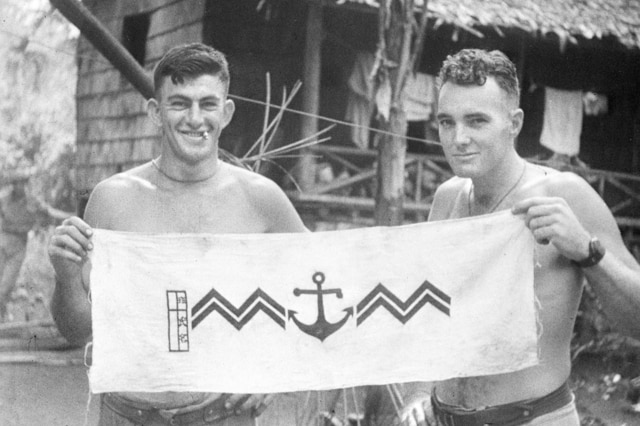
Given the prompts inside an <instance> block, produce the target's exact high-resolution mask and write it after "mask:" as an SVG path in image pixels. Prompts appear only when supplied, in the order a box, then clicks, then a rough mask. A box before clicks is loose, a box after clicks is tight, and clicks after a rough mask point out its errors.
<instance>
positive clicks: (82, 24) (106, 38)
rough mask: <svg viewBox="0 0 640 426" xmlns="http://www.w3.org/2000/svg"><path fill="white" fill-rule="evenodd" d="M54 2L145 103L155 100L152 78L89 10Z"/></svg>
mask: <svg viewBox="0 0 640 426" xmlns="http://www.w3.org/2000/svg"><path fill="white" fill-rule="evenodd" d="M50 1H51V4H52V5H53V6H54V7H55V8H56V9H58V10H59V11H60V13H62V15H63V16H64V17H65V18H67V19H68V20H69V22H71V23H72V24H73V25H75V26H76V27H78V29H79V30H80V32H81V33H82V35H83V36H85V37H86V38H87V40H89V41H90V42H91V44H93V46H94V47H95V48H96V49H97V50H98V51H99V52H100V53H102V54H103V55H104V57H105V58H107V60H108V61H109V62H111V64H113V66H114V67H115V68H116V69H117V70H118V71H120V72H121V73H122V75H124V76H125V78H126V79H127V80H129V82H130V83H131V84H132V85H133V87H135V88H136V89H137V90H138V91H139V92H140V93H141V94H142V96H144V97H145V99H149V98H152V97H153V82H152V81H151V77H150V76H148V75H147V74H146V72H145V70H144V68H142V67H141V66H140V64H138V62H136V60H135V59H134V58H133V56H131V54H130V53H129V51H127V49H125V48H124V47H123V46H122V44H121V43H120V41H119V40H118V39H117V38H115V37H114V36H113V34H111V32H109V30H108V29H107V28H105V27H104V25H103V24H102V22H100V21H99V20H98V19H97V18H96V17H95V16H93V14H92V13H91V12H90V11H89V9H87V8H86V7H85V6H84V5H83V4H82V3H80V2H79V1H78V0H50Z"/></svg>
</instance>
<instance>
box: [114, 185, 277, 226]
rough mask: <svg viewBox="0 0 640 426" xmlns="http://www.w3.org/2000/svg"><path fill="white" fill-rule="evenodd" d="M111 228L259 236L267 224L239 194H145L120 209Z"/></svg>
mask: <svg viewBox="0 0 640 426" xmlns="http://www.w3.org/2000/svg"><path fill="white" fill-rule="evenodd" d="M112 223H113V229H118V230H122V231H132V232H152V233H172V232H179V233H216V234H218V233H261V232H265V231H266V229H267V225H268V224H267V223H266V221H265V220H264V219H263V218H262V216H261V215H260V212H256V211H255V208H254V207H253V205H252V204H251V203H250V202H249V200H247V199H245V198H244V197H243V196H242V195H241V194H215V195H209V194H175V193H173V194H171V193H164V194H163V193H157V192H156V193H148V194H139V196H137V197H135V198H133V199H131V200H129V202H128V203H126V204H125V205H123V206H120V207H119V208H118V209H117V210H116V211H115V212H114V215H113V218H112Z"/></svg>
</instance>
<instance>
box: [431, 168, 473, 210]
mask: <svg viewBox="0 0 640 426" xmlns="http://www.w3.org/2000/svg"><path fill="white" fill-rule="evenodd" d="M468 184H469V180H468V179H464V178H459V177H457V176H454V177H452V178H450V179H448V180H446V181H444V182H443V183H442V184H440V186H438V189H436V192H435V194H434V196H433V203H432V205H431V210H430V213H429V220H443V219H447V218H449V217H450V216H451V214H452V212H453V210H454V205H455V203H456V200H457V198H458V197H459V196H460V194H461V193H462V192H463V191H464V190H465V186H466V185H468Z"/></svg>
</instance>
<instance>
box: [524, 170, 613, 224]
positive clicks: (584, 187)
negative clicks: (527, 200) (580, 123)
mask: <svg viewBox="0 0 640 426" xmlns="http://www.w3.org/2000/svg"><path fill="white" fill-rule="evenodd" d="M527 186H528V188H526V191H527V192H529V193H530V195H532V196H544V197H558V198H562V199H564V200H565V201H566V202H567V204H568V205H569V206H570V207H571V209H572V210H573V212H574V214H575V215H576V216H577V217H578V218H579V219H580V221H581V222H582V223H583V224H584V225H585V226H586V227H587V228H591V229H600V230H607V231H611V232H617V224H616V222H615V219H614V217H613V214H612V213H611V211H610V210H609V207H608V206H607V205H606V203H605V202H604V200H603V199H602V198H601V197H600V195H599V194H598V193H597V192H596V190H595V189H593V187H592V186H591V185H590V184H589V182H587V181H586V180H585V179H583V178H582V177H580V176H578V175H577V174H575V173H572V172H560V171H557V170H553V169H549V170H548V171H547V173H546V174H545V175H544V176H542V177H540V178H539V179H536V180H533V181H532V182H530V183H529V185H527Z"/></svg>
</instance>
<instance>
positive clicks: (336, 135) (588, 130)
mask: <svg viewBox="0 0 640 426" xmlns="http://www.w3.org/2000/svg"><path fill="white" fill-rule="evenodd" d="M83 4H84V5H85V6H86V7H87V8H88V9H89V10H90V11H91V12H92V13H93V14H94V15H95V17H97V19H98V20H99V21H101V22H102V23H103V24H104V26H106V28H107V29H108V30H109V31H110V32H111V33H112V34H113V35H115V36H116V37H117V38H118V39H119V40H121V42H122V44H123V45H124V47H125V48H126V49H127V50H128V51H129V52H130V53H131V54H132V56H133V57H134V58H135V59H136V61H138V62H139V64H140V65H141V66H142V67H144V69H145V70H146V71H147V72H148V73H150V72H151V69H152V68H153V66H154V64H155V63H156V62H157V61H158V59H159V58H160V57H161V55H162V54H163V52H164V51H165V50H166V49H168V48H169V47H171V46H174V45H176V44H179V43H185V42H192V41H202V42H205V43H207V44H211V45H213V46H215V47H217V48H219V49H221V50H222V51H224V52H225V53H226V54H227V55H228V58H229V62H230V66H231V71H232V83H231V89H230V94H231V95H232V96H234V97H235V100H236V104H237V112H236V115H235V118H234V120H233V122H232V124H231V125H230V126H229V127H228V128H227V129H226V130H225V132H224V133H223V138H222V141H221V144H222V147H223V148H225V149H227V150H228V151H230V152H232V153H234V154H236V155H241V154H242V153H243V152H244V150H246V148H247V147H248V146H249V145H250V144H251V143H252V142H253V141H255V140H256V138H257V137H258V136H259V134H260V133H261V131H262V129H263V121H264V115H265V106H264V105H263V103H264V101H265V99H266V93H267V90H268V89H267V88H268V87H269V88H270V90H271V93H272V95H271V98H270V99H271V102H272V103H274V104H278V103H280V102H281V100H282V97H283V96H284V95H283V94H282V89H283V88H288V89H290V88H291V87H293V85H294V83H295V82H296V81H298V80H300V81H302V82H303V89H302V91H301V93H300V94H298V95H297V96H296V98H294V100H293V103H292V104H291V105H290V109H291V110H294V111H298V113H295V112H291V113H287V114H286V115H285V118H284V119H283V121H282V125H281V126H280V129H279V131H278V134H277V139H279V140H281V141H292V140H295V139H297V138H299V137H300V136H301V135H307V134H309V133H310V132H312V131H313V130H314V129H317V128H319V127H321V126H324V123H325V122H330V121H333V122H338V123H342V122H344V121H345V120H347V121H348V119H350V118H351V117H350V115H349V111H348V110H349V108H350V105H349V103H350V99H349V97H350V92H352V91H353V90H351V91H350V89H349V88H350V85H349V84H350V81H349V80H350V78H352V75H353V72H354V69H355V67H356V66H357V65H358V60H359V59H358V58H359V56H362V54H367V53H369V54H370V53H372V52H374V51H375V48H376V43H377V13H376V10H377V7H378V2H376V1H374V0H307V1H297V0H278V1H275V0H243V1H240V2H239V1H237V0H143V1H137V2H130V1H125V0H100V1H98V0H85V1H84V2H83ZM428 7H429V13H430V24H429V28H428V32H427V34H426V40H425V48H424V51H423V54H422V57H421V59H420V61H419V66H418V70H417V71H418V72H420V73H424V74H425V75H433V74H435V73H436V72H437V67H438V66H439V64H440V63H441V61H442V59H444V58H445V57H446V55H447V54H449V53H451V52H454V51H456V50H458V49H459V48H462V47H482V48H488V49H501V50H503V51H504V52H506V53H507V54H508V55H509V56H510V57H511V58H512V59H513V60H514V62H515V63H516V64H518V66H519V69H520V72H521V81H522V85H523V91H522V93H523V94H522V99H521V103H522V106H523V109H524V110H525V114H526V119H525V127H524V129H523V132H522V134H521V136H520V139H519V140H518V149H519V151H520V152H521V153H522V154H523V155H525V156H530V157H539V156H541V155H542V154H544V153H545V152H546V151H545V148H543V147H542V145H541V144H540V135H541V132H542V128H543V125H544V115H545V114H544V108H545V106H544V102H545V96H546V95H545V90H546V88H554V89H560V90H564V91H573V92H577V91H579V92H581V93H583V92H584V93H591V94H593V95H594V96H596V98H597V99H598V102H601V103H599V104H598V105H599V108H600V107H603V108H604V109H599V111H600V112H599V113H596V114H592V115H585V116H584V119H583V122H582V132H581V134H580V158H581V159H582V160H583V161H584V162H586V163H588V164H589V165H590V166H591V167H593V168H595V169H604V170H608V171H615V172H625V173H629V174H633V173H637V172H638V171H640V112H639V111H640V109H639V108H638V104H639V101H640V97H639V96H638V95H637V93H639V92H640V90H639V86H640V50H639V49H638V48H639V47H640V3H638V2H637V1H632V0H571V1H565V2H547V1H544V0H485V1H482V2H480V1H476V0H456V1H451V0H430V1H429V3H428ZM78 70H79V76H78V86H77V111H78V112H77V114H78V116H77V130H78V131H77V138H78V139H77V171H76V176H77V182H76V189H77V190H78V191H79V195H80V199H81V200H83V199H85V200H86V196H87V194H88V192H89V191H90V190H91V189H92V188H93V186H94V185H95V184H96V183H97V182H98V181H100V180H101V179H104V178H106V177H108V176H110V175H112V174H114V173H117V172H119V171H122V170H126V169H128V168H130V167H133V166H135V165H137V164H140V163H143V162H145V161H148V160H149V159H151V158H152V157H153V156H154V154H155V153H156V150H157V141H158V137H159V135H158V134H157V130H156V129H155V128H154V126H152V125H151V123H150V122H149V120H147V118H146V116H145V114H146V113H145V101H144V98H143V97H142V96H140V94H139V93H138V92H137V91H136V89H135V88H134V87H133V86H132V85H131V84H130V83H129V82H128V81H127V80H126V79H125V78H124V77H123V76H122V75H121V74H120V73H119V72H118V71H117V70H116V68H115V67H114V66H113V65H112V64H111V63H109V61H108V60H106V59H105V58H104V57H103V56H101V54H100V53H99V52H98V50H97V49H96V48H95V47H94V46H93V45H92V44H91V43H89V42H88V41H87V40H86V39H84V38H82V39H81V40H80V43H79V46H78ZM268 83H269V84H268ZM602 102H604V104H602ZM300 111H301V112H302V114H300V113H299V112H300ZM424 121H426V123H425V122H424ZM411 135H413V136H415V137H416V138H426V139H432V138H433V137H435V136H434V132H433V128H432V127H431V128H430V126H429V123H428V118H427V119H426V120H417V125H414V126H410V136H411ZM330 136H331V138H332V140H331V144H332V145H335V146H340V147H350V148H358V145H357V144H356V143H354V140H353V138H354V135H353V131H352V129H351V128H349V127H348V126H343V125H338V126H337V127H336V128H334V129H333V130H332V131H331V133H330ZM360 148H362V147H360ZM364 148H365V149H364V150H366V148H368V147H364ZM410 149H411V150H413V151H416V152H418V153H421V152H424V151H425V150H424V149H421V144H417V145H416V144H413V145H412V144H410ZM427 151H428V150H427ZM432 151H433V150H432ZM427 153H429V152H427ZM430 153H434V152H430ZM435 153H437V147H436V148H435ZM282 166H283V168H285V169H290V168H292V167H293V163H291V162H290V163H286V162H285V163H284V164H282ZM634 194H635V193H634ZM627 195H628V194H627ZM635 197H636V199H638V197H637V195H635ZM371 203H372V201H371ZM371 203H370V204H371Z"/></svg>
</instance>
